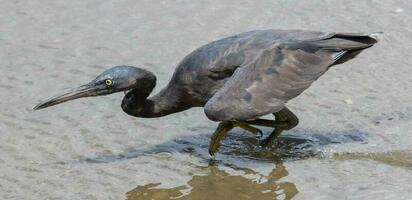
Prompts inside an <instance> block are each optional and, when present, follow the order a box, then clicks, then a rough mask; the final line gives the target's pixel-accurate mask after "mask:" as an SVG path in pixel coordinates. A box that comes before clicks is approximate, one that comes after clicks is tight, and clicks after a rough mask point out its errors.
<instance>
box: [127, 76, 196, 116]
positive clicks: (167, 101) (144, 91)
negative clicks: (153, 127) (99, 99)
mask: <svg viewBox="0 0 412 200" xmlns="http://www.w3.org/2000/svg"><path fill="white" fill-rule="evenodd" d="M154 86H155V83H154V84H153V85H148V86H147V87H145V88H135V89H132V90H131V91H129V92H128V93H127V94H126V96H125V97H124V99H123V101H122V108H123V110H124V111H125V112H126V113H127V114H129V115H132V116H135V117H143V118H153V117H161V116H165V115H168V114H171V113H175V112H180V111H182V110H186V109H188V108H189V107H186V106H184V105H182V104H181V102H180V101H179V100H178V97H179V94H177V93H176V91H174V90H172V89H170V88H168V87H166V88H165V89H163V90H162V91H160V92H159V93H158V94H156V95H154V96H152V97H150V98H148V97H149V95H150V93H151V92H152V90H153V88H154Z"/></svg>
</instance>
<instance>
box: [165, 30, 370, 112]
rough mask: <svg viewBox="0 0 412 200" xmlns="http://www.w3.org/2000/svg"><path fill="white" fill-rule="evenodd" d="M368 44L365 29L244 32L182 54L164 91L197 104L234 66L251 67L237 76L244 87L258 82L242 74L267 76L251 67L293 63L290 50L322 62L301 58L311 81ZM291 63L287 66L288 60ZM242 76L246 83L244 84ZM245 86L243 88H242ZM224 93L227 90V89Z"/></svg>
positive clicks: (217, 87) (217, 88) (218, 87)
mask: <svg viewBox="0 0 412 200" xmlns="http://www.w3.org/2000/svg"><path fill="white" fill-rule="evenodd" d="M374 43H376V40H375V39H374V38H371V37H370V36H369V35H368V34H339V33H323V32H317V31H301V30H259V31H250V32H245V33H241V34H238V35H234V36H230V37H227V38H223V39H220V40H217V41H214V42H211V43H209V44H206V45H204V46H202V47H200V48H198V49H196V50H195V51H193V52H192V53H190V54H189V55H187V56H186V57H185V58H184V59H183V60H182V61H181V62H180V63H179V64H178V66H177V68H176V70H175V73H174V75H173V77H172V79H171V81H170V83H169V85H168V86H167V87H166V88H165V89H164V91H173V92H172V93H173V94H174V95H177V96H178V97H179V99H177V101H179V102H183V103H184V104H191V105H192V106H203V105H204V104H205V103H206V102H207V101H208V100H209V99H211V98H212V97H213V96H214V95H215V94H216V93H217V92H218V91H220V90H221V89H222V88H223V87H224V86H225V85H227V84H226V83H227V82H228V81H229V80H230V79H233V78H234V77H233V75H234V73H235V71H240V70H237V69H238V68H249V69H252V68H254V70H242V71H244V72H245V73H248V74H243V75H241V77H243V78H242V79H244V80H242V81H241V82H243V83H242V84H243V85H245V84H246V85H248V84H249V86H250V84H253V83H258V82H259V80H250V79H248V78H245V77H246V76H250V77H257V78H258V79H262V77H264V76H270V73H268V74H262V75H259V76H253V75H252V74H251V73H260V72H259V70H256V67H257V68H265V67H269V65H274V66H272V67H273V68H271V69H267V70H272V71H273V72H276V73H273V75H276V74H279V72H278V71H277V70H278V69H280V68H279V67H280V65H281V64H282V62H285V61H287V62H295V61H294V59H295V60H296V59H297V58H287V57H288V56H289V57H291V55H292V54H293V53H296V52H304V53H305V54H308V55H313V56H315V57H313V58H311V59H315V58H316V59H317V58H319V59H321V61H322V62H321V63H319V65H321V66H311V63H310V62H312V61H313V60H310V59H309V57H307V58H306V59H309V60H303V62H307V63H308V65H307V68H305V70H306V71H308V73H309V74H310V71H311V70H312V68H313V72H316V73H314V74H315V75H314V76H316V77H309V79H310V80H312V81H311V82H313V81H314V80H316V79H317V78H318V77H319V76H320V75H321V74H323V73H324V72H325V71H326V70H327V69H328V68H329V67H330V66H332V65H335V64H340V63H343V62H346V61H347V60H350V59H352V58H353V57H354V56H356V55H357V54H358V53H359V52H360V51H361V50H363V49H365V48H368V47H370V46H371V45H373V44H374ZM274 49H282V50H281V51H278V50H274ZM265 52H266V53H265ZM288 59H289V60H288ZM300 62H302V61H300ZM301 64H302V63H301ZM303 64H305V63H303ZM251 65H254V67H250V66H251ZM256 65H259V66H256ZM291 66H292V68H293V65H291ZM267 72H268V71H267ZM259 77H260V78H259ZM248 81H249V83H246V82H248ZM311 82H310V83H311ZM310 83H308V85H307V86H306V85H304V87H302V91H303V90H304V89H306V88H307V87H309V85H310ZM261 84H272V85H274V86H273V87H276V82H266V83H261ZM238 87H241V86H240V85H239V86H238ZM292 88H293V87H292ZM246 89H247V88H243V90H246ZM302 91H300V90H299V91H294V93H293V95H289V97H288V99H284V100H285V102H286V101H287V100H289V99H290V98H293V97H294V96H296V95H298V94H300V93H301V92H302ZM227 92H229V93H230V92H231V91H226V93H227ZM289 92H290V91H289ZM285 93H288V91H285ZM229 96H230V95H229ZM232 96H236V95H232ZM232 98H234V97H232ZM226 104H227V103H226ZM269 110H270V109H269ZM272 110H273V109H272Z"/></svg>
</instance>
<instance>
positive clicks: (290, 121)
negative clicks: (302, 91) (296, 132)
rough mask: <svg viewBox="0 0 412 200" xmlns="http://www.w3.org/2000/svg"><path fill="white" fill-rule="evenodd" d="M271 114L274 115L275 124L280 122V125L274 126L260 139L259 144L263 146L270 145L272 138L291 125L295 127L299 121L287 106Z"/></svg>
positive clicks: (288, 128)
mask: <svg viewBox="0 0 412 200" xmlns="http://www.w3.org/2000/svg"><path fill="white" fill-rule="evenodd" d="M273 115H275V121H274V122H276V123H275V124H281V125H282V126H277V127H275V129H274V130H273V132H272V133H271V134H270V135H269V137H267V138H266V139H265V140H263V141H262V143H261V145H262V146H265V147H266V146H270V145H272V143H273V140H274V139H276V138H277V137H279V135H280V134H281V133H282V132H283V131H284V130H290V129H292V128H293V127H296V126H297V125H298V123H299V119H298V117H296V115H295V114H293V113H292V111H290V110H289V109H288V108H287V107H284V108H283V109H282V110H280V111H279V112H276V113H273ZM283 123H286V124H283Z"/></svg>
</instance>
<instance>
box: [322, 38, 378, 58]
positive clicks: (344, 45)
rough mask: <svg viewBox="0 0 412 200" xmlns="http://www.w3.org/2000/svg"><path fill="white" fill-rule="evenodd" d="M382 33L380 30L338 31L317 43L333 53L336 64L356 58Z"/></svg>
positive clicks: (375, 41)
mask: <svg viewBox="0 0 412 200" xmlns="http://www.w3.org/2000/svg"><path fill="white" fill-rule="evenodd" d="M380 34H381V33H380V32H376V33H371V34H363V33H336V34H331V36H330V37H328V38H322V40H319V41H317V45H318V47H319V48H320V49H322V50H324V51H327V52H330V53H332V58H333V59H334V60H335V62H334V65H336V64H341V63H344V62H346V61H348V60H350V59H352V58H354V57H355V56H357V55H358V54H359V53H360V52H361V51H362V50H364V49H367V48H369V47H371V46H373V45H374V44H376V43H377V42H378V40H377V38H378V36H379V35H380Z"/></svg>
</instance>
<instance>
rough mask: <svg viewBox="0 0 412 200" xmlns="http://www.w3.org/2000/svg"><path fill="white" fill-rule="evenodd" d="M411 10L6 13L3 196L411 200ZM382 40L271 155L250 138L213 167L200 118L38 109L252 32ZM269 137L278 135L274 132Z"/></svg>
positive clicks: (87, 105) (298, 105) (162, 7)
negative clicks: (132, 70)
mask: <svg viewBox="0 0 412 200" xmlns="http://www.w3.org/2000/svg"><path fill="white" fill-rule="evenodd" d="M411 12H412V4H411V3H409V2H408V1H400V0H387V1H378V0H365V1H356V0H348V1H321V0H316V1H283V0H280V1H244V0H240V1H232V0H231V1H229V0H228V1H217V0H211V1H132V0H122V1H117V2H106V1H97V0H87V1H51V0H45V1H19V0H16V1H2V2H1V4H0V27H1V30H2V31H1V32H0V44H1V45H0V73H1V74H2V78H1V79H0V92H1V97H2V100H1V101H0V109H1V112H0V198H1V199H99V200H101V199H169V198H171V197H173V198H175V199H230V198H232V199H238V200H240V199H253V198H259V199H291V198H293V199H410V197H411V196H412V173H411V172H412V148H411V146H412V139H411V135H412V131H411V130H412V105H411V102H412V87H411V85H412V76H411V74H412V68H411V66H410V64H411V63H412V62H411V61H412V57H411V56H410V52H412V45H411V44H410V41H412V26H411V25H410V22H411V21H412V15H411ZM269 28H273V29H310V30H323V31H336V32H338V31H341V32H375V31H383V32H384V37H383V38H382V39H381V40H380V43H379V44H378V45H376V46H375V47H373V48H371V49H368V50H366V51H365V52H363V53H362V54H361V55H359V56H358V58H357V59H355V60H353V61H351V62H348V63H345V64H343V65H339V66H336V67H334V68H332V69H331V70H329V71H328V72H327V73H326V74H325V75H324V76H322V77H321V78H320V79H319V80H318V81H317V82H315V83H314V84H313V85H312V86H311V87H310V89H308V90H307V91H305V92H304V93H303V94H302V95H300V96H299V97H297V98H296V99H294V100H292V101H290V102H289V107H290V109H291V110H293V111H294V112H295V113H296V114H297V115H298V116H299V118H300V124H299V126H298V127H297V128H296V129H294V130H290V131H287V132H286V133H284V134H283V135H282V137H281V138H280V139H279V141H278V143H277V144H276V146H274V147H272V148H267V149H264V148H261V147H259V146H258V145H257V143H258V140H259V138H255V137H254V136H252V135H250V134H248V133H245V132H243V131H242V130H239V129H236V130H234V131H233V132H232V134H231V135H230V136H229V137H227V138H226V139H225V141H224V142H223V146H222V148H221V150H220V152H219V153H218V155H217V156H216V158H215V161H213V162H211V157H210V156H209V155H208V153H207V146H208V142H209V138H210V135H211V133H212V132H213V131H214V129H215V127H216V125H217V124H216V123H214V122H211V121H209V120H208V119H207V118H206V117H205V115H204V113H203V110H202V109H200V108H196V109H191V110H189V111H186V112H182V113H178V114H174V115H170V116H166V117H162V118H158V119H139V118H133V117H130V116H127V115H126V114H125V113H123V112H122V110H121V108H120V102H121V99H122V97H123V94H115V95H111V96H106V97H97V98H88V99H81V100H77V101H73V102H70V103H66V104H65V105H61V106H56V107H53V108H50V109H47V110H41V111H38V112H33V110H32V107H33V106H34V105H35V104H37V103H38V102H40V101H41V100H43V99H44V98H48V97H50V96H53V95H56V94H59V93H60V92H61V91H64V90H65V89H67V88H71V87H76V86H78V85H81V84H84V83H86V82H88V81H89V80H91V79H92V78H94V77H95V76H96V75H97V74H99V73H100V72H102V71H103V70H104V69H106V68H109V67H111V66H114V65H119V64H127V65H134V66H139V67H142V68H145V69H148V70H150V71H152V72H154V73H155V74H156V75H157V79H158V83H157V87H156V89H155V92H157V91H159V90H160V89H161V88H162V87H163V86H165V85H166V83H167V82H168V81H169V79H170V77H171V74H172V73H173V70H174V67H175V66H176V64H177V63H178V62H179V60H180V59H182V58H183V57H184V56H185V55H186V54H188V53H189V52H191V51H192V50H194V49H195V48H197V47H199V46H200V45H203V44H205V43H208V42H210V41H212V40H215V39H217V38H221V37H224V36H229V35H232V34H235V33H239V32H243V31H248V30H254V29H269ZM264 132H265V134H269V133H270V129H264Z"/></svg>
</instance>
